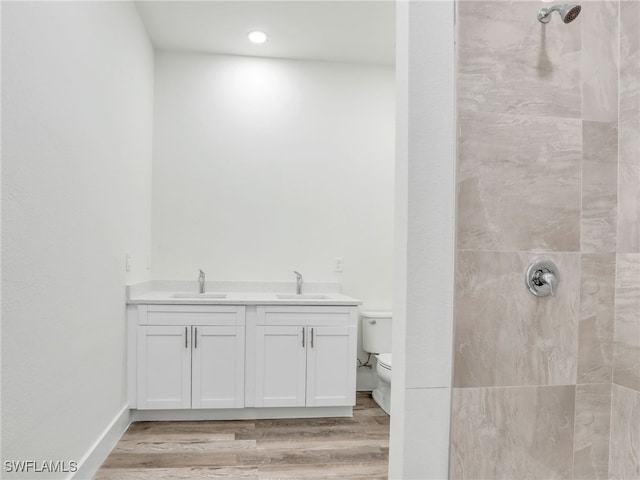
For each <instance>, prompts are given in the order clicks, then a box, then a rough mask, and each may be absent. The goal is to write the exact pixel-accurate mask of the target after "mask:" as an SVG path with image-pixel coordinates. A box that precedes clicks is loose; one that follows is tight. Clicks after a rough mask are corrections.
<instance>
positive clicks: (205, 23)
mask: <svg viewBox="0 0 640 480" xmlns="http://www.w3.org/2000/svg"><path fill="white" fill-rule="evenodd" d="M137 7H138V10H139V12H140V16H141V17H142V20H143V22H144V24H145V26H146V28H147V31H148V32H149V35H150V37H151V40H152V42H153V44H154V45H155V47H156V48H158V49H160V50H176V51H192V52H204V53H223V54H232V55H251V56H261V57H277V58H293V59H307V60H325V61H337V62H350V63H366V64H377V65H393V64H394V60H395V2H394V1H393V0H388V1H381V0H377V1H366V0H360V1H353V0H341V1H309V0H298V1H268V0H263V1H243V0H234V1H217V0H215V1H213V0H210V1H141V2H137ZM251 30H263V31H265V32H266V33H267V34H268V35H269V40H268V41H267V43H264V44H262V45H254V44H251V43H250V42H249V41H248V40H247V33H248V32H249V31H251Z"/></svg>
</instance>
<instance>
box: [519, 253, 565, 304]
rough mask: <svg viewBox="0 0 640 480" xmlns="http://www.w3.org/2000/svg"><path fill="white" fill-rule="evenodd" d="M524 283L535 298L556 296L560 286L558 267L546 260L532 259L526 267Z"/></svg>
mask: <svg viewBox="0 0 640 480" xmlns="http://www.w3.org/2000/svg"><path fill="white" fill-rule="evenodd" d="M524 281H525V284H526V285H527V288H528V289H529V291H530V292H531V293H532V294H534V295H535V296H536V297H546V296H548V295H551V296H552V297H555V296H556V293H557V291H558V285H559V284H560V274H559V273H558V266H557V265H556V264H555V263H554V262H553V261H552V260H549V259H548V258H534V259H533V261H532V262H531V264H530V265H529V266H528V267H527V271H526V272H525V274H524Z"/></svg>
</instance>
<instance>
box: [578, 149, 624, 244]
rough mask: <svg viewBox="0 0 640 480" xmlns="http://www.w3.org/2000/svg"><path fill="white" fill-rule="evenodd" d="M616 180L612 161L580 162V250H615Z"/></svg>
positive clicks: (616, 175) (616, 176) (615, 168)
mask: <svg viewBox="0 0 640 480" xmlns="http://www.w3.org/2000/svg"><path fill="white" fill-rule="evenodd" d="M585 146H586V145H585ZM617 184H618V168H617V165H616V164H615V163H601V162H591V161H586V160H585V161H583V162H582V214H581V233H580V235H581V246H582V251H583V252H603V253H604V252H615V251H616V246H617V244H616V233H617V223H616V216H617V206H618V205H617V203H618V197H617V193H616V190H617Z"/></svg>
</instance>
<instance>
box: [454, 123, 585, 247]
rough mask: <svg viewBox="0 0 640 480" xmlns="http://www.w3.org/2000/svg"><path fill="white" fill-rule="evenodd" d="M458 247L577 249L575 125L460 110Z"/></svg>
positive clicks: (579, 129) (578, 139) (578, 147)
mask: <svg viewBox="0 0 640 480" xmlns="http://www.w3.org/2000/svg"><path fill="white" fill-rule="evenodd" d="M459 128H460V139H459V149H458V158H459V162H458V176H457V182H458V207H457V211H458V227H457V243H458V248H460V249H470V250H519V251H528V250H535V249H540V250H558V251H577V250H579V249H580V204H581V199H580V196H581V186H580V170H581V168H580V164H581V160H582V149H581V138H582V123H581V121H579V120H573V119H558V118H542V117H531V118H529V117H521V116H515V115H500V114H486V113H464V114H463V113H460V115H459Z"/></svg>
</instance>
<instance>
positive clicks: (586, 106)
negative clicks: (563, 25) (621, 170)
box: [574, 0, 618, 122]
mask: <svg viewBox="0 0 640 480" xmlns="http://www.w3.org/2000/svg"><path fill="white" fill-rule="evenodd" d="M579 21H580V22H582V118H583V119H585V120H597V121H602V122H613V121H617V120H618V0H600V1H592V2H588V3H585V4H584V5H583V8H582V11H581V12H580V17H579ZM574 23H577V21H576V22H574Z"/></svg>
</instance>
